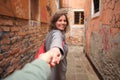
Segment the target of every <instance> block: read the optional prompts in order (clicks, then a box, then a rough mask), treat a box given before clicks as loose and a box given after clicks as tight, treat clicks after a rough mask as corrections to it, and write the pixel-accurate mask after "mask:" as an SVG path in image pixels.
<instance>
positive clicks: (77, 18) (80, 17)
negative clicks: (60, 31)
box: [74, 11, 84, 24]
mask: <svg viewBox="0 0 120 80" xmlns="http://www.w3.org/2000/svg"><path fill="white" fill-rule="evenodd" d="M74 24H84V12H83V11H75V12H74Z"/></svg>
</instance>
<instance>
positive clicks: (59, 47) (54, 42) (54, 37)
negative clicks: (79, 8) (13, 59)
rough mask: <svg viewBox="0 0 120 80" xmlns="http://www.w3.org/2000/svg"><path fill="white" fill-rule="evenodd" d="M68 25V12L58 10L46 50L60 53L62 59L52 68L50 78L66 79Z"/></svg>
mask: <svg viewBox="0 0 120 80" xmlns="http://www.w3.org/2000/svg"><path fill="white" fill-rule="evenodd" d="M67 26H68V18H67V15H66V13H65V12H62V11H58V12H56V13H55V14H54V16H53V17H52V19H51V22H50V30H49V33H48V34H47V36H46V41H45V46H46V47H45V48H46V51H48V50H52V53H54V54H56V53H60V54H61V59H60V62H59V64H58V65H56V66H55V67H54V68H52V73H51V76H50V79H49V80H66V76H65V75H66V70H67V69H66V68H67V60H66V57H67V52H68V46H67V44H66V41H65V32H66V30H67ZM63 42H64V46H63ZM54 48H56V49H54Z"/></svg>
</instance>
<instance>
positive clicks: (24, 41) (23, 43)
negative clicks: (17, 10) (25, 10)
mask: <svg viewBox="0 0 120 80" xmlns="http://www.w3.org/2000/svg"><path fill="white" fill-rule="evenodd" d="M45 26H46V24H44V25H42V26H40V23H39V22H37V21H28V20H24V19H19V18H12V17H7V16H3V15H0V78H4V77H6V76H8V75H9V74H10V73H12V72H13V71H14V70H17V69H20V68H22V67H23V66H24V65H25V64H26V63H28V62H31V61H32V60H33V59H34V55H35V53H36V50H38V47H39V45H40V44H41V41H42V40H43V39H44V37H45V35H46V32H47V29H46V28H45Z"/></svg>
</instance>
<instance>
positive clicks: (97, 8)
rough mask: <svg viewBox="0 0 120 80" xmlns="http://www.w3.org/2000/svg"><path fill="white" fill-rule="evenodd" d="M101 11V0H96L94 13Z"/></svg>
mask: <svg viewBox="0 0 120 80" xmlns="http://www.w3.org/2000/svg"><path fill="white" fill-rule="evenodd" d="M98 11H99V0H94V13H96V12H98Z"/></svg>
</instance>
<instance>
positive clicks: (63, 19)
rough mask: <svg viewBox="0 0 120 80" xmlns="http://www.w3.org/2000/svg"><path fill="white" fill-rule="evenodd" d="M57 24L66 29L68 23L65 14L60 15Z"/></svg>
mask: <svg viewBox="0 0 120 80" xmlns="http://www.w3.org/2000/svg"><path fill="white" fill-rule="evenodd" d="M55 25H56V27H57V29H59V30H64V29H65V27H66V25H67V21H66V17H65V16H64V15H62V16H60V18H59V19H58V20H57V22H56V24H55Z"/></svg>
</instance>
